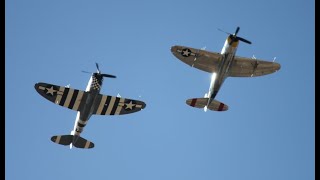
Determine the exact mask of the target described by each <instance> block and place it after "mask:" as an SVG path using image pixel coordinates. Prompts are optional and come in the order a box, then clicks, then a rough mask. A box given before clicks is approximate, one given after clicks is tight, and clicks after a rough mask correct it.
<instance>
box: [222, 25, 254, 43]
mask: <svg viewBox="0 0 320 180" xmlns="http://www.w3.org/2000/svg"><path fill="white" fill-rule="evenodd" d="M218 30H219V31H222V32H224V33H226V34H229V36H230V38H231V42H230V44H232V43H233V42H234V41H242V42H245V43H247V44H251V42H250V41H248V40H246V39H244V38H242V37H238V36H237V34H238V32H239V30H240V27H237V29H236V32H235V33H234V34H231V33H228V32H225V31H223V30H221V29H218Z"/></svg>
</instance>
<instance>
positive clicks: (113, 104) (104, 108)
mask: <svg viewBox="0 0 320 180" xmlns="http://www.w3.org/2000/svg"><path fill="white" fill-rule="evenodd" d="M145 107H146V104H145V103H144V102H142V101H138V100H133V99H126V98H120V97H115V96H107V95H102V94H99V95H98V97H97V99H96V103H95V109H94V110H93V114H96V115H122V114H130V113H134V112H138V111H140V110H142V109H144V108H145Z"/></svg>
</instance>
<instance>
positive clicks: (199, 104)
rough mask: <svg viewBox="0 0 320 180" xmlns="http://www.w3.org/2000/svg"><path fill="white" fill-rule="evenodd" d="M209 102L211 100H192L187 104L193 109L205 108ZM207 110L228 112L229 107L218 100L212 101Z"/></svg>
mask: <svg viewBox="0 0 320 180" xmlns="http://www.w3.org/2000/svg"><path fill="white" fill-rule="evenodd" d="M208 100H209V98H192V99H188V100H187V101H186V103H187V104H188V105H189V106H192V107H196V108H204V107H205V106H207V103H208ZM207 108H208V109H210V110H213V111H226V110H228V106H227V105H225V104H224V103H222V102H219V101H217V100H212V102H211V103H210V104H209V106H208V107H207Z"/></svg>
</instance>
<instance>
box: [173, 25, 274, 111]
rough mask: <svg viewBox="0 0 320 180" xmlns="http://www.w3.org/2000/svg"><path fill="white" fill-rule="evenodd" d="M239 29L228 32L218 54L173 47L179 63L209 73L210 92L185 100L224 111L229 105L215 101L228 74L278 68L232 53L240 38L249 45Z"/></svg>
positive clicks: (251, 74)
mask: <svg viewBox="0 0 320 180" xmlns="http://www.w3.org/2000/svg"><path fill="white" fill-rule="evenodd" d="M239 30H240V28H239V27H237V29H236V31H235V33H234V34H231V33H227V34H229V36H228V37H227V39H226V41H225V43H224V46H223V48H222V50H221V53H216V52H209V51H205V50H202V49H194V48H190V47H185V46H172V47H171V52H172V53H173V55H174V56H175V57H177V58H178V59H180V60H181V61H182V62H184V63H186V64H188V65H190V66H191V67H195V68H197V69H200V70H202V71H205V72H208V73H212V76H211V83H210V87H209V92H208V93H207V94H205V96H204V98H192V99H188V100H187V101H186V103H187V104H188V105H190V106H192V107H196V108H204V110H205V111H207V109H210V110H215V111H226V110H228V106H227V105H226V104H224V103H221V102H219V101H217V100H215V97H216V96H217V94H218V92H219V89H220V87H221V86H222V84H223V82H224V80H225V79H226V78H227V77H256V76H262V75H267V74H271V73H274V72H276V71H278V70H279V69H280V64H278V63H275V62H268V61H264V60H259V59H256V58H245V57H239V56H235V54H236V51H237V47H238V45H239V41H242V42H245V43H248V44H251V42H250V41H248V40H246V39H244V38H241V37H238V36H237V34H238V32H239Z"/></svg>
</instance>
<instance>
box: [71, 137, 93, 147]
mask: <svg viewBox="0 0 320 180" xmlns="http://www.w3.org/2000/svg"><path fill="white" fill-rule="evenodd" d="M73 146H74V147H77V148H85V149H89V148H93V147H94V144H93V143H92V142H90V141H88V140H86V139H84V138H82V137H80V136H77V139H76V141H75V143H74V144H73Z"/></svg>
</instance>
